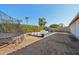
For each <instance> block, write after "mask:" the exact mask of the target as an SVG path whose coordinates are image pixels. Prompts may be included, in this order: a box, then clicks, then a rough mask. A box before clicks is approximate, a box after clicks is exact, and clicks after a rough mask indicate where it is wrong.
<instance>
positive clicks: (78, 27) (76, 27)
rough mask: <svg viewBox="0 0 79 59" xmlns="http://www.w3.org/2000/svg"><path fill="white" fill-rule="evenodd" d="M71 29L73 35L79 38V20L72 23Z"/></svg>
mask: <svg viewBox="0 0 79 59" xmlns="http://www.w3.org/2000/svg"><path fill="white" fill-rule="evenodd" d="M70 31H71V33H72V34H73V35H75V36H76V37H77V38H79V20H77V21H76V22H74V23H73V24H71V26H70Z"/></svg>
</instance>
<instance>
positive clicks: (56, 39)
mask: <svg viewBox="0 0 79 59" xmlns="http://www.w3.org/2000/svg"><path fill="white" fill-rule="evenodd" d="M73 40H74V38H72V37H71V36H70V34H69V33H55V34H52V35H50V36H48V37H45V38H44V39H43V40H39V41H37V42H34V43H32V44H30V45H28V46H26V47H24V48H22V49H20V50H17V51H15V52H13V53H10V54H9V55H73V54H79V41H73Z"/></svg>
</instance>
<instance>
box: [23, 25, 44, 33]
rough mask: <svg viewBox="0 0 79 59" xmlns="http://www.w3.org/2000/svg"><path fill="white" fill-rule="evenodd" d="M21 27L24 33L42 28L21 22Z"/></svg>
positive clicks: (41, 28)
mask: <svg viewBox="0 0 79 59" xmlns="http://www.w3.org/2000/svg"><path fill="white" fill-rule="evenodd" d="M21 27H22V31H23V32H24V33H26V32H38V31H40V30H43V27H41V26H35V25H27V24H21Z"/></svg>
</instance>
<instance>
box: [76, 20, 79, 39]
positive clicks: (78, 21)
mask: <svg viewBox="0 0 79 59" xmlns="http://www.w3.org/2000/svg"><path fill="white" fill-rule="evenodd" d="M76 37H78V38H79V20H77V21H76Z"/></svg>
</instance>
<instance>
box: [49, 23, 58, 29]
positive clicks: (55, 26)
mask: <svg viewBox="0 0 79 59" xmlns="http://www.w3.org/2000/svg"><path fill="white" fill-rule="evenodd" d="M50 27H51V28H59V27H60V25H59V24H52V25H50Z"/></svg>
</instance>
